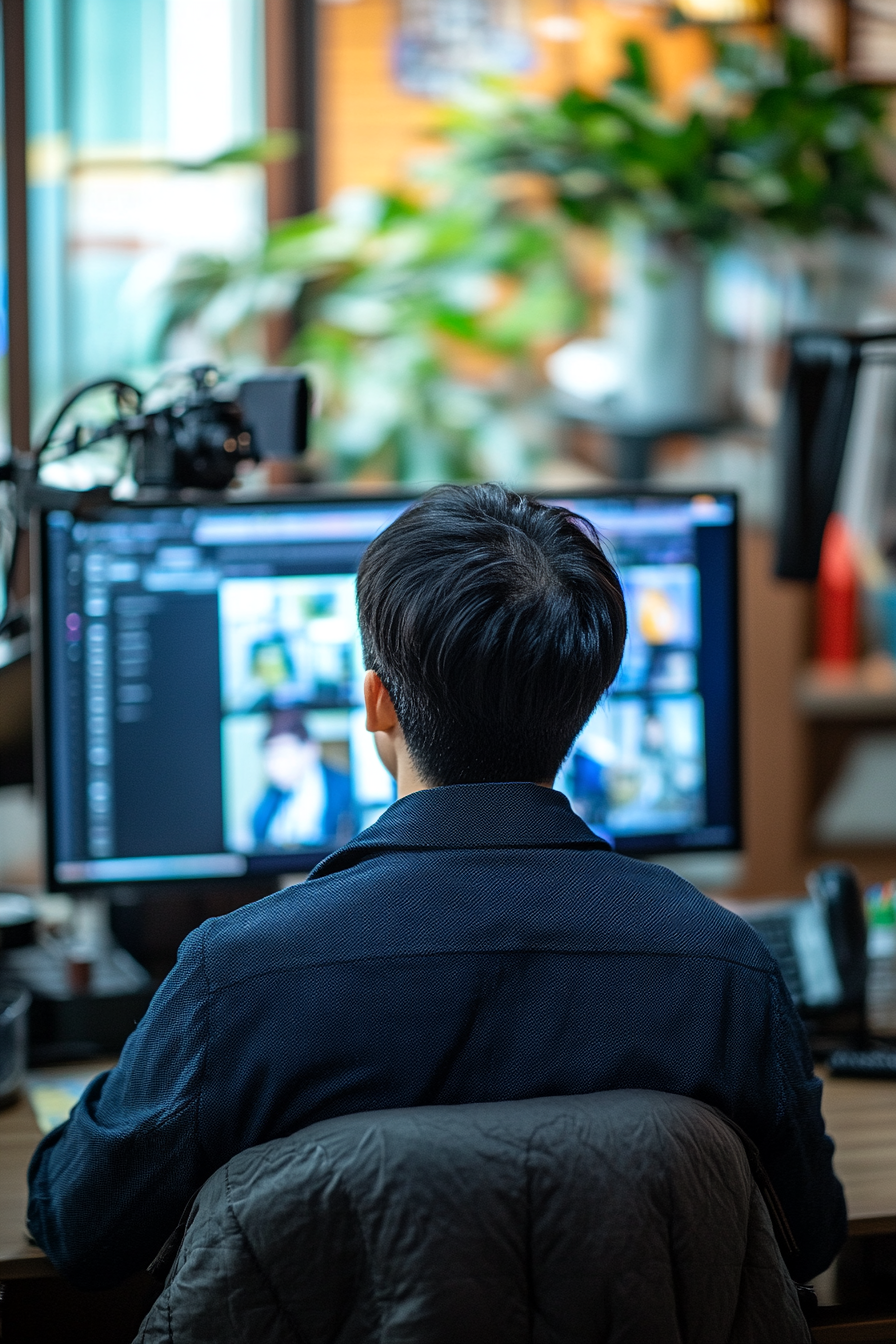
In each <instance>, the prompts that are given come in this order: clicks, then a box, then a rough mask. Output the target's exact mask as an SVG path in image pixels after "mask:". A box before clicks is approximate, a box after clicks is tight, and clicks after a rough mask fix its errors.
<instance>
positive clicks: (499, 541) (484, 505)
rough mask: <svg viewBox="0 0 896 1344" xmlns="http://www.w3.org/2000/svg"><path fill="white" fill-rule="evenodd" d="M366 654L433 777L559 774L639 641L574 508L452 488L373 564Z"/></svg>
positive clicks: (476, 488)
mask: <svg viewBox="0 0 896 1344" xmlns="http://www.w3.org/2000/svg"><path fill="white" fill-rule="evenodd" d="M358 614H359V618H360V623H361V639H362V643H363V648H364V659H365V665H366V666H367V667H368V668H372V669H373V671H374V672H376V673H378V675H379V677H380V678H381V680H382V682H383V684H384V686H385V687H386V690H387V691H388V692H389V695H390V696H391V698H392V703H393V705H394V706H395V712H396V714H397V716H398V721H399V723H400V724H401V728H402V731H403V732H404V737H405V741H406V742H407V746H408V751H409V752H410V755H411V759H412V760H413V762H414V765H415V767H416V769H417V770H418V771H419V773H420V775H421V776H422V778H423V779H425V780H426V782H427V783H428V784H480V783H488V782H489V781H495V782H497V781H510V780H532V781H535V782H541V781H543V780H544V781H547V780H552V779H553V778H554V775H555V774H556V773H557V771H558V769H559V768H560V765H561V764H562V762H563V759H564V757H565V756H566V755H567V753H568V752H569V749H570V747H571V746H572V744H573V742H574V740H575V738H576V735H577V734H578V733H579V731H580V729H581V728H582V727H583V726H584V724H585V723H586V722H587V720H588V718H589V716H590V715H591V712H592V710H593V709H594V706H595V705H596V704H597V701H598V700H599V699H600V697H601V695H603V693H604V691H606V690H607V688H608V687H609V686H610V685H611V683H612V682H613V680H614V678H615V676H616V673H617V671H618V670H619V663H620V661H621V659H622V649H623V645H624V644H625V634H626V619H625V602H624V599H623V596H622V588H621V586H620V583H619V579H618V577H617V575H616V572H615V570H614V569H613V566H612V565H611V564H610V562H609V560H608V559H607V557H606V556H605V555H604V553H603V551H602V549H601V545H600V541H599V539H598V536H597V533H596V532H595V531H594V529H593V528H592V527H591V526H590V524H589V523H587V522H586V521H585V520H584V519H583V518H579V517H578V516H577V515H576V514H574V513H572V512H570V510H569V509H565V508H561V507H558V506H556V505H547V504H541V503H539V502H538V501H537V500H535V499H529V498H526V497H525V496H522V495H517V494H513V493H512V492H511V491H509V490H505V489H504V488H503V487H502V486H499V485H468V486H440V487H439V488H438V489H436V490H432V491H430V493H429V494H428V495H425V496H424V497H423V499H421V500H420V501H419V502H418V503H417V504H415V505H413V506H412V507H411V508H409V509H407V510H406V512H404V513H403V514H402V515H401V516H400V517H399V518H397V519H396V521H395V522H394V523H392V524H391V526H390V527H388V528H386V530H385V531H384V532H382V533H381V534H380V535H379V536H378V537H377V538H376V539H375V540H374V541H372V542H371V544H370V545H369V546H368V548H367V550H366V551H365V553H364V556H363V558H362V560H361V564H360V567H359V569H358Z"/></svg>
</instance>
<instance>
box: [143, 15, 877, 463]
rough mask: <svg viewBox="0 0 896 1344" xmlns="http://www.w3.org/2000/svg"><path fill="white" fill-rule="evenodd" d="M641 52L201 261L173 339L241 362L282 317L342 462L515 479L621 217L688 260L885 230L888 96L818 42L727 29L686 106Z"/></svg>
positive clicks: (477, 110) (503, 108) (630, 49)
mask: <svg viewBox="0 0 896 1344" xmlns="http://www.w3.org/2000/svg"><path fill="white" fill-rule="evenodd" d="M625 54H626V57H627V67H626V69H625V70H624V72H623V74H622V75H621V76H620V77H619V78H617V79H616V80H615V81H614V82H613V83H612V84H611V85H610V87H609V88H608V90H607V92H606V93H605V94H604V95H603V96H601V97H593V96H591V95H589V94H587V93H584V92H582V91H578V90H576V91H572V92H568V93H566V94H564V95H563V96H561V97H560V98H558V99H556V100H553V101H551V100H540V101H539V100H535V99H531V98H530V99H527V98H525V97H522V96H520V95H519V94H518V93H515V92H513V91H512V90H511V89H510V88H509V87H507V86H502V85H501V84H498V83H486V84H483V85H481V86H480V87H479V89H478V90H477V91H476V92H475V94H474V95H472V96H471V97H470V98H469V99H468V100H467V101H466V102H465V104H464V105H463V106H458V107H454V108H452V109H449V110H448V112H447V113H445V114H444V116H443V120H442V123H441V126H440V128H439V130H438V137H439V139H440V140H441V143H442V152H441V153H440V154H438V155H435V156H433V158H432V159H430V160H429V161H428V162H427V164H426V167H425V171H421V173H420V175H419V176H418V178H416V179H415V180H414V181H413V182H410V183H408V184H407V186H406V187H405V188H404V189H403V190H401V191H398V192H396V193H395V194H381V193H376V192H373V191H370V190H367V189H365V190H358V191H348V192H343V193H341V194H340V195H339V196H338V197H337V198H335V200H334V201H333V202H332V203H331V204H330V206H329V207H328V208H327V209H325V210H321V211H318V212H316V213H314V214H312V215H308V216H304V217H302V218H299V219H295V220H291V221H288V222H287V223H285V224H282V225H279V226H277V227H275V228H274V229H273V230H272V231H271V232H270V234H269V235H268V237H267V239H266V241H265V244H264V246H263V248H262V249H261V250H260V251H259V252H257V253H255V254H253V255H252V256H249V257H245V258H243V259H242V260H239V261H236V262H234V261H232V260H225V259H223V258H218V257H211V256H191V257H188V258H186V259H185V260H184V261H182V262H181V264H180V266H179V268H178V271H177V273H176V275H175V277H174V280H173V282H172V284H171V287H170V292H169V309H168V314H167V318H166V323H165V327H164V331H163V333H162V340H165V339H167V338H168V337H170V335H171V334H172V332H174V331H175V330H177V329H183V328H184V326H185V325H186V326H188V327H189V326H192V327H193V328H194V329H196V330H198V331H200V332H201V333H202V336H203V339H205V340H207V341H209V342H211V344H212V346H213V348H215V349H216V350H218V351H220V353H221V354H222V355H223V356H224V357H226V358H230V359H233V358H235V357H237V358H238V357H239V353H240V351H241V349H249V348H251V345H252V340H251V339H250V333H251V332H252V331H253V330H254V331H255V332H257V325H258V322H259V319H260V318H262V317H264V316H265V315H270V314H273V313H284V312H285V313H289V314H290V315H291V318H292V320H293V322H294V324H295V332H296V334H295V336H294V338H293V340H292V341H291V343H290V345H289V347H288V349H287V352H286V354H285V356H284V360H285V362H294V363H303V364H307V365H308V366H309V367H310V368H311V370H312V373H313V376H314V381H315V386H316V389H317V395H318V400H319V409H320V410H321V411H322V414H321V415H319V416H318V418H317V420H316V428H315V433H316V446H317V447H318V448H319V449H320V450H321V451H322V452H323V453H325V454H326V456H327V458H328V459H329V462H330V466H329V470H330V472H331V474H333V475H336V476H341V477H358V476H361V477H364V476H367V477H369V478H371V479H400V480H406V481H418V480H424V479H425V480H432V479H439V478H442V479H451V478H453V479H461V480H462V479H467V478H473V477H478V476H482V475H485V476H489V475H499V476H501V477H502V478H503V479H514V478H515V477H517V478H521V477H524V476H525V475H526V474H527V473H528V472H529V471H530V470H531V467H532V465H533V462H534V461H535V460H536V459H537V458H538V457H539V456H548V455H550V453H551V451H552V448H553V432H554V416H553V414H552V407H551V399H550V395H549V389H548V387H547V384H546V380H545V377H544V360H545V358H546V356H548V355H549V354H550V353H551V352H552V351H554V350H555V349H557V348H558V347H559V346H561V345H562V344H564V343H565V342H566V341H568V340H569V339H570V338H572V337H575V336H581V335H586V336H587V335H594V334H598V333H599V332H600V331H601V330H602V324H603V318H604V312H605V308H606V304H607V298H608V290H609V280H608V275H609V266H608V256H609V254H610V252H611V250H612V246H613V240H614V239H615V240H616V245H617V246H624V243H622V242H620V240H621V239H624V237H625V234H626V230H629V232H630V231H631V229H632V228H633V227H634V228H635V229H637V230H639V231H640V232H641V234H642V235H643V236H646V237H648V238H652V239H658V240H660V241H661V242H662V243H663V244H664V246H665V247H666V249H667V252H668V251H669V250H670V249H671V253H672V254H673V255H674V253H675V250H676V249H677V250H678V251H679V252H680V254H681V255H682V256H683V257H684V256H685V255H688V256H690V257H691V258H693V256H694V255H698V256H699V255H705V253H706V252H707V250H709V249H712V248H718V247H719V246H720V245H724V244H727V243H730V242H732V241H737V240H743V239H745V238H749V237H752V238H753V240H754V242H755V240H756V239H757V238H758V239H759V240H760V245H761V240H762V239H763V238H766V239H767V240H769V241H771V240H772V239H774V240H775V245H780V241H781V239H782V238H783V239H787V238H794V239H796V238H801V237H808V236H812V235H825V234H835V235H836V234H839V235H851V236H855V235H857V234H859V235H861V234H874V233H878V234H880V233H881V232H883V231H889V230H891V218H892V216H893V214H894V212H893V205H892V191H891V187H890V183H889V176H890V158H891V149H890V142H889V139H888V136H887V133H886V131H885V125H884V123H885V115H886V105H885V101H884V98H883V96H882V94H881V93H880V92H879V91H878V90H876V89H874V88H869V87H867V86H863V85H858V84H853V83H849V82H847V81H845V80H844V79H843V78H842V77H841V76H839V75H838V74H837V73H836V71H835V70H834V69H833V66H832V63H831V62H830V60H829V59H828V58H827V57H825V56H824V55H822V54H821V53H819V52H818V51H816V50H815V49H813V48H812V47H811V46H810V45H809V43H807V42H806V41H805V40H804V39H802V38H798V37H795V36H793V35H791V34H788V33H786V32H783V31H779V32H778V33H777V35H776V36H775V37H774V39H773V40H771V41H768V42H766V41H759V40H756V41H746V40H744V41H739V42H734V41H730V40H722V39H721V38H720V39H719V40H717V42H716V44H715V61H714V64H713V66H712V69H711V70H710V71H709V73H708V74H707V75H706V76H704V77H703V78H702V79H701V80H700V81H698V82H697V83H695V84H694V85H693V86H692V88H691V89H690V91H689V95H688V98H687V99H686V100H685V101H684V102H683V103H682V104H681V105H680V106H678V107H677V108H669V107H668V106H666V105H664V103H663V102H662V101H661V98H660V96H659V94H658V92H657V89H656V86H655V84H654V81H653V79H652V76H651V71H650V69H649V66H648V61H647V56H646V53H645V50H644V48H643V47H642V46H640V45H639V44H638V43H635V42H628V43H627V44H626V47H625ZM892 231H896V230H892ZM658 282H659V281H658Z"/></svg>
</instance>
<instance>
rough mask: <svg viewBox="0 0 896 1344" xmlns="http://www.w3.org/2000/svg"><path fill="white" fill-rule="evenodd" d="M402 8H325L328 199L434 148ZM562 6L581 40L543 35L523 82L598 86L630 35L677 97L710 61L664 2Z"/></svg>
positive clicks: (582, 1)
mask: <svg viewBox="0 0 896 1344" xmlns="http://www.w3.org/2000/svg"><path fill="white" fill-rule="evenodd" d="M561 8H562V6H561V5H560V4H559V3H558V0H529V3H528V4H527V15H528V18H529V20H530V21H531V22H537V20H538V19H539V18H540V17H543V16H544V15H547V14H551V13H553V14H556V13H557V12H558V11H559V10H560V9H561ZM397 11H398V6H397V4H396V3H395V0H353V2H351V3H342V4H333V3H330V4H322V5H320V7H319V9H318V14H319V19H320V27H319V39H318V41H319V62H320V66H319V69H320V85H319V87H320V107H319V118H320V120H319V127H320V129H319V137H320V138H319V146H320V151H319V152H320V159H319V163H320V170H319V171H320V195H321V200H322V201H326V200H328V199H329V198H330V197H331V196H332V195H333V193H334V192H335V191H338V190H340V189H341V188H342V187H346V186H357V185H364V186H374V187H386V186H391V185H395V184H396V183H398V182H400V181H401V180H402V178H403V177H404V176H405V172H406V168H407V165H408V163H409V162H410V161H411V160H412V159H413V158H414V157H415V156H419V155H420V154H421V153H422V152H426V151H427V149H428V148H429V149H431V146H432V141H431V140H428V139H427V134H426V132H427V128H428V127H430V126H431V125H432V124H433V122H434V120H435V114H436V106H435V104H433V103H432V102H430V101H429V100H428V99H425V98H418V97H415V96H413V95H411V94H407V93H403V92H402V91H401V90H400V89H398V88H397V87H396V85H395V83H394V81H393V79H392V73H391V69H390V61H391V42H392V35H393V33H394V27H395V23H396V21H397ZM564 12H566V13H569V14H573V15H575V16H576V17H577V18H578V19H579V20H580V22H581V23H582V25H583V35H582V38H581V40H580V41H579V42H576V43H574V44H557V43H547V42H543V41H541V40H539V41H538V43H537V48H538V51H537V64H536V68H535V69H534V70H533V71H532V72H531V73H530V74H527V75H526V76H525V77H524V78H523V79H521V80H520V84H521V86H522V87H523V88H526V89H529V90H532V91H536V92H541V93H557V92H559V91H560V90H561V89H563V88H564V87H569V86H570V85H572V84H578V85H580V86H582V87H583V88H587V89H592V90H595V91H596V90H598V89H599V88H600V87H601V86H602V85H603V84H604V83H605V82H606V80H607V79H608V78H609V77H611V76H612V75H613V74H614V73H615V71H616V70H617V69H618V68H619V64H620V56H619V45H620V42H621V41H622V40H623V39H624V38H625V37H627V36H636V37H640V38H642V39H643V40H645V41H646V42H647V43H648V45H649V47H650V50H651V56H652V59H653V63H654V69H655V71H656V76H657V80H658V82H659V84H660V87H661V88H662V90H663V92H664V94H665V95H667V96H669V97H670V98H673V99H674V95H675V93H676V92H677V91H679V90H680V89H681V88H682V87H683V86H685V85H686V84H687V83H689V82H690V81H691V80H692V79H694V78H695V76H697V75H698V74H699V73H700V71H701V70H702V69H704V68H705V65H706V60H707V56H708V46H707V43H706V39H705V37H704V36H703V34H702V33H701V32H699V31H697V30H696V29H693V28H678V29H675V30H672V31H669V32H665V31H663V29H662V27H661V19H660V18H659V17H658V15H657V11H656V9H649V8H644V9H641V10H638V9H635V8H627V9H626V10H621V9H615V10H614V9H611V8H609V7H606V6H604V5H603V4H601V3H599V0H571V3H569V4H568V5H567V7H566V8H565V11H564Z"/></svg>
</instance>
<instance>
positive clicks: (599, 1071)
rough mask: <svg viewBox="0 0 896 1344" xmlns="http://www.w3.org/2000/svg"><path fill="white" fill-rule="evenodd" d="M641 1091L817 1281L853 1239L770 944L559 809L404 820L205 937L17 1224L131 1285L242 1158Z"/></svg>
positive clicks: (82, 1266)
mask: <svg viewBox="0 0 896 1344" xmlns="http://www.w3.org/2000/svg"><path fill="white" fill-rule="evenodd" d="M615 1088H650V1089H654V1090H657V1091H662V1092H675V1093H679V1094H681V1095H684V1096H690V1097H695V1098H697V1099H699V1100H701V1101H705V1102H708V1103H709V1104H710V1105H713V1106H716V1107H718V1108H719V1110H721V1111H722V1112H724V1113H725V1114H726V1115H728V1116H730V1117H731V1118H732V1119H733V1120H735V1121H736V1122H737V1123H738V1124H739V1125H740V1126H741V1127H742V1128H743V1129H744V1130H745V1131H746V1132H747V1134H749V1135H750V1137H751V1138H752V1139H753V1140H754V1142H755V1143H756V1144H757V1145H758V1147H759V1151H760V1153H761V1156H762V1159H763V1161H764V1163H765V1165H766V1167H767V1169H768V1172H769V1175H770V1177H771V1179H772V1181H773V1183H774V1185H775V1187H776V1188H777V1190H778V1193H779V1195H780V1197H781V1200H782V1203H783V1204H784V1207H785V1210H786V1212H787V1217H788V1219H789V1220H790V1223H791V1225H792V1227H793V1231H794V1234H795V1236H796V1239H797V1242H798V1243H799V1246H800V1249H801V1252H802V1254H801V1258H800V1260H799V1261H798V1262H797V1264H796V1265H795V1267H794V1271H795V1274H796V1277H797V1278H808V1277H810V1276H811V1275H812V1274H814V1273H816V1272H817V1271H818V1270H820V1269H822V1268H823V1267H824V1266H826V1265H827V1264H828V1263H829V1262H830V1261H831V1259H832V1258H833V1256H834V1255H835V1253H836V1251H837V1250H838V1248H839V1246H840V1244H841V1242H842V1240H843V1237H844V1235H845V1211H844V1203H843V1194H842V1191H841V1189H840V1186H839V1184H838V1182H837V1180H836V1179H835V1177H834V1175H833V1172H832V1169H831V1154H832V1151H833V1145H832V1144H831V1142H830V1140H829V1139H828V1138H826V1137H825V1134H824V1125H823V1122H822V1119H821V1113H820V1099H821V1083H820V1081H819V1080H818V1079H817V1078H816V1077H815V1076H814V1074H813V1070H812V1061H811V1058H810V1055H809V1051H808V1048H807V1045H806V1039H805V1034H804V1032H803V1027H802V1024H801V1022H800V1020H799V1018H798V1016H797V1014H796V1012H795V1010H794V1007H793V1004H792V1003H791V1000H790V998H789V996H788V993H787V990H786V988H785V986H784V983H783V981H782V979H781V975H780V972H779V970H778V967H777V964H776V963H775V961H774V959H773V958H772V956H771V954H770V953H769V952H768V950H767V949H766V947H765V945H764V943H762V941H761V940H760V939H759V938H758V937H757V936H756V935H755V934H754V933H753V931H752V930H751V929H750V928H749V927H748V926H747V925H746V924H745V923H744V922H743V921H742V920H740V919H738V918H737V917H736V916H735V915H732V914H730V913H729V912H728V911H726V910H724V909H721V908H720V907H719V906H717V905H716V904H715V903H714V902H712V901H710V900H709V899H708V898H707V897H705V896H703V895H702V894H701V893H700V892H698V891H696V890H695V889H694V888H693V887H692V886H690V885H689V884H688V883H687V882H684V881H682V880H681V879H680V878H678V877H676V876H674V875H673V874H672V873H671V872H670V871H669V870H668V869H667V868H663V867H660V866H658V865H654V864H647V863H643V862H640V861H639V860H636V859H630V858H625V857H623V856H622V855H619V854H614V853H612V852H611V851H609V850H608V849H607V847H606V846H605V844H604V843H603V842H602V841H600V840H598V839H596V838H595V837H594V836H593V835H592V833H591V831H589V829H588V827H587V826H586V825H585V824H584V822H582V821H581V820H580V819H579V818H578V817H576V816H575V814H574V813H573V812H572V810H571V808H570V807H569V804H568V803H567V801H566V799H565V798H564V797H563V795H562V794H559V793H556V792H554V791H553V790H551V789H545V788H540V787H539V786H538V785H535V784H482V785H457V786H451V787H447V788H441V789H432V790H429V791H427V792H422V793H415V794H411V795H410V796H409V797H406V798H403V799H401V800H400V801H399V802H397V803H395V804H393V806H392V807H391V808H390V809H389V810H388V811H387V812H386V813H385V814H384V815H383V816H382V817H381V818H380V820H379V821H378V822H377V823H376V824H375V825H374V826H372V827H370V828H369V829H368V830H367V831H364V832H363V833H362V834H361V835H360V836H358V837H357V838H356V839H355V840H354V841H352V842H351V843H350V844H348V845H346V846H345V847H344V848H343V849H341V850H338V851H337V852H336V853H335V854H333V855H331V856H330V857H329V858H328V859H327V860H325V862H324V863H322V864H321V865H319V867H318V868H317V869H316V870H315V872H314V874H312V877H311V879H310V880H309V881H307V882H305V883H303V884H302V885H300V886H295V887H290V888H288V889H286V890H285V891H281V892H278V893H277V894H276V895H273V896H269V897H266V898H265V899H264V900H261V901H258V902H256V903H255V904H253V905H249V906H246V907H245V908H243V909H241V910H237V911H235V912H234V913H233V914H231V915H226V916H224V917H223V918H221V919H214V920H210V921H208V922H207V923H206V924H203V925H202V927H201V928H200V929H198V930H196V932H194V933H192V934H190V936H189V937H188V938H187V939H186V940H185V941H184V943H183V945H182V947H181V950H180V955H179V958H178V963H177V966H176V967H175V969H174V970H173V971H172V972H171V974H170V975H169V976H168V978H167V980H166V981H165V983H164V984H163V985H162V987H161V988H160V989H159V991H158V993H157V994H156V996H155V998H154V999H153V1002H152V1004H151V1005H150V1008H149V1010H148V1012H147V1013H146V1016H145V1017H144V1018H143V1019H142V1021H141V1022H140V1025H139V1026H138V1027H137V1029H136V1031H135V1032H134V1033H133V1035H132V1036H131V1037H130V1039H129V1040H128V1042H127V1044H126V1046H125V1048H124V1051H123V1053H122V1057H121V1062H120V1063H119V1065H118V1067H117V1068H115V1069H113V1070H112V1072H111V1073H108V1074H104V1075H101V1076H100V1077H99V1078H98V1079H96V1080H94V1082H93V1083H92V1084H91V1085H90V1087H89V1088H88V1089H87V1091H86V1092H85V1094H84V1096H83V1097H82V1099H81V1100H80V1101H79V1103H78V1105H77V1106H76V1107H75V1109H74V1111H73V1113H72V1116H71V1119H70V1120H69V1121H68V1123H67V1124H66V1125H63V1126H62V1127H61V1128H59V1129H57V1130H54V1131H53V1133H51V1134H49V1135H47V1137H46V1138H45V1139H44V1140H43V1142H42V1143H41V1145H40V1147H39V1148H38V1149H37V1152H36V1153H35V1156H34V1158H33V1160H32V1164H31V1169H30V1172H29V1180H30V1185H31V1199H30V1203H29V1210H28V1220H29V1226H30V1228H31V1231H32V1233H33V1235H34V1237H35V1239H36V1240H37V1241H38V1242H39V1244H40V1245H41V1246H43V1248H44V1249H45V1250H46V1252H47V1254H48V1255H49V1257H50V1259H51V1260H52V1261H53V1263H54V1264H55V1265H56V1266H57V1267H58V1268H59V1270H60V1271H61V1272H62V1273H63V1274H65V1275H67V1276H68V1277H70V1278H71V1279H73V1280H74V1281H75V1282H76V1283H78V1284H80V1285H82V1286H84V1287H94V1286H96V1287H102V1286H106V1285H111V1284H114V1283H115V1282H117V1281H119V1280H120V1279H122V1278H124V1277H125V1276H126V1275H127V1274H129V1273H131V1272H133V1271H134V1270H137V1269H140V1268H143V1267H144V1266H145V1265H146V1264H147V1263H148V1262H149V1261H150V1260H151V1259H152V1257H153V1256H154V1255H155V1254H156V1252H157V1251H158V1249H159V1247H160V1246H161V1244H162V1243H163V1242H164V1241H165V1239H166V1238H167V1237H168V1235H169V1233H170V1232H171V1230H172V1228H173V1227H175V1225H176V1224H177V1222H178V1220H179V1218H180V1214H181V1212H182V1210H183V1208H184V1206H185V1204H187V1202H188V1201H189V1200H190V1199H191V1198H192V1196H193V1195H194V1194H195V1192H196V1191H197V1190H198V1189H199V1187H200V1186H201V1185H202V1184H203V1183H204V1182H205V1181H206V1180H207V1179H208V1177H209V1176H210V1175H211V1174H212V1173H213V1172H214V1171H216V1170H217V1169H218V1167H221V1166H223V1165H224V1164H225V1163H226V1162H228V1161H229V1160H230V1158H232V1157H233V1156H234V1155H235V1154H237V1153H240V1152H242V1151H243V1150H244V1149H246V1148H251V1147H253V1146H254V1145H256V1144H260V1143H265V1142H267V1141H268V1140H269V1139H275V1138H280V1137H284V1136H286V1135H289V1134H293V1133H294V1132H295V1131H296V1130H298V1129H300V1128H301V1127H302V1126H305V1125H310V1124H313V1123H314V1122H316V1121H318V1120H323V1119H326V1118H329V1117H333V1116H339V1115H348V1114H351V1113H354V1112H360V1111H370V1110H381V1109H386V1108H390V1107H403V1106H421V1105H436V1104H456V1103H463V1102H477V1101H508V1100H514V1099H519V1098H525V1097H546V1096H568V1095H571V1094H582V1093H586V1092H597V1091H605V1090H609V1089H615Z"/></svg>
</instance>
